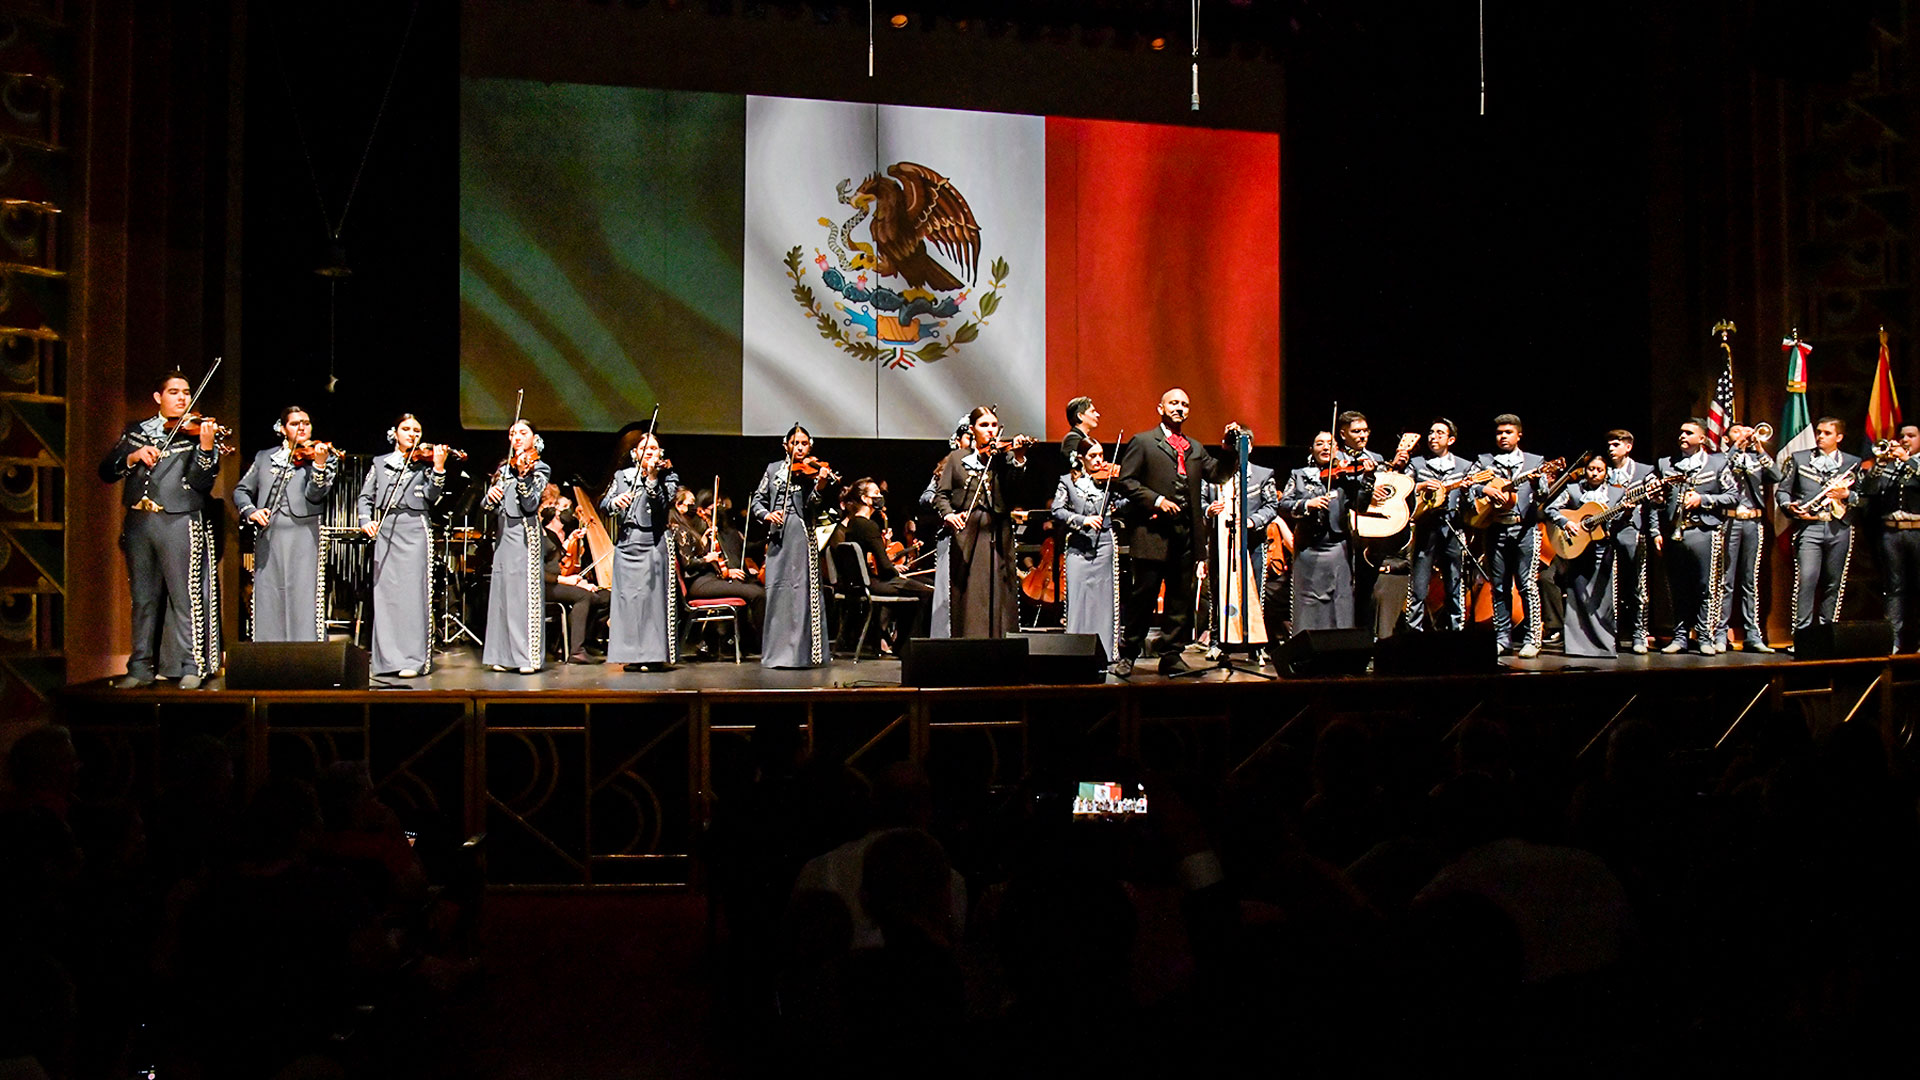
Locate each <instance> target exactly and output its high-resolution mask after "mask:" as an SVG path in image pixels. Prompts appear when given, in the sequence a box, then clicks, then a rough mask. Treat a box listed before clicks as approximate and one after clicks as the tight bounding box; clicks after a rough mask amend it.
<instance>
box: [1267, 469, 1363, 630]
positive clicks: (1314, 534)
mask: <svg viewBox="0 0 1920 1080" xmlns="http://www.w3.org/2000/svg"><path fill="white" fill-rule="evenodd" d="M1333 470H1334V442H1333V433H1332V432H1331V431H1322V432H1320V433H1319V434H1318V435H1315V436H1314V437H1313V461H1312V463H1311V464H1307V465H1302V466H1301V467H1300V468H1297V469H1295V470H1293V473H1292V475H1290V476H1288V477H1287V487H1286V490H1284V491H1282V492H1281V493H1280V512H1281V513H1283V514H1285V515H1287V516H1288V517H1290V518H1293V519H1294V526H1293V536H1294V545H1293V552H1294V553H1293V632H1294V633H1296V634H1298V633H1300V632H1301V631H1302V630H1331V629H1349V628H1351V627H1352V626H1353V624H1354V612H1353V563H1352V560H1351V559H1350V558H1349V557H1348V554H1347V523H1346V522H1347V504H1346V493H1345V492H1344V491H1343V490H1342V488H1341V486H1340V485H1339V484H1337V483H1335V482H1334V481H1333V478H1332V472H1333Z"/></svg>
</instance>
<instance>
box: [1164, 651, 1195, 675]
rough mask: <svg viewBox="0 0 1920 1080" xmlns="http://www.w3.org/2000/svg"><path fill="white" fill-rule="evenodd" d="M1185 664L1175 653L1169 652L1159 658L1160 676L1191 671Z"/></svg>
mask: <svg viewBox="0 0 1920 1080" xmlns="http://www.w3.org/2000/svg"><path fill="white" fill-rule="evenodd" d="M1191 670H1193V669H1192V668H1190V667H1188V666H1187V662H1186V661H1185V660H1183V659H1181V657H1180V654H1179V653H1177V652H1170V653H1167V654H1166V655H1164V656H1162V657H1161V658H1160V674H1162V675H1173V674H1176V673H1178V672H1182V671H1191Z"/></svg>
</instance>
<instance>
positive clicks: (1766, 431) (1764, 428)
mask: <svg viewBox="0 0 1920 1080" xmlns="http://www.w3.org/2000/svg"><path fill="white" fill-rule="evenodd" d="M1772 438H1773V425H1772V424H1769V423H1767V422H1766V421H1765V420H1762V421H1760V422H1759V423H1757V424H1755V425H1753V442H1754V445H1756V446H1758V445H1762V444H1764V443H1766V442H1767V441H1768V440H1770V439H1772Z"/></svg>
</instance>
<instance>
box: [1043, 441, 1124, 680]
mask: <svg viewBox="0 0 1920 1080" xmlns="http://www.w3.org/2000/svg"><path fill="white" fill-rule="evenodd" d="M1079 445H1080V449H1079V452H1078V453H1076V454H1075V455H1074V456H1073V458H1072V465H1073V469H1072V471H1070V472H1068V473H1067V475H1065V476H1063V477H1061V478H1060V483H1059V485H1058V486H1057V487H1055V488H1054V492H1053V520H1054V521H1055V522H1056V523H1057V524H1058V525H1059V526H1060V527H1061V528H1063V529H1065V530H1066V536H1067V553H1066V556H1065V563H1066V565H1065V573H1066V581H1067V597H1066V601H1067V633H1069V634H1098V635H1100V642H1101V644H1103V645H1105V646H1106V647H1107V655H1108V656H1110V657H1117V656H1119V655H1120V653H1119V646H1120V560H1119V557H1118V556H1117V555H1116V554H1115V552H1114V543H1113V522H1112V521H1111V520H1110V515H1109V513H1108V509H1109V507H1108V495H1109V491H1110V489H1109V488H1108V487H1107V486H1106V483H1105V481H1106V478H1107V477H1109V476H1111V475H1113V473H1115V472H1117V471H1118V470H1117V469H1109V468H1108V465H1107V454H1106V450H1105V449H1104V448H1103V447H1102V446H1101V445H1100V444H1099V443H1098V442H1095V441H1093V440H1092V439H1086V440H1083V441H1082V442H1081V443H1080V444H1079Z"/></svg>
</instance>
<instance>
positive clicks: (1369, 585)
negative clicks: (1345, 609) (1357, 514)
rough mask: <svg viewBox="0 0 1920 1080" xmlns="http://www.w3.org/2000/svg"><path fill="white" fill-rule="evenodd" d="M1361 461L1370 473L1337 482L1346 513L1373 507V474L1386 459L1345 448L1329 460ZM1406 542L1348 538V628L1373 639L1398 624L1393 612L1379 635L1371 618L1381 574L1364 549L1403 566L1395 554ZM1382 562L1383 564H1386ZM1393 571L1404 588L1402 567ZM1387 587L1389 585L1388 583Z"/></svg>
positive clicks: (1401, 538) (1376, 605) (1341, 462)
mask: <svg viewBox="0 0 1920 1080" xmlns="http://www.w3.org/2000/svg"><path fill="white" fill-rule="evenodd" d="M1362 457H1365V458H1366V459H1367V460H1369V461H1371V462H1373V466H1374V467H1373V469H1372V470H1369V471H1362V472H1356V473H1348V474H1347V475H1346V476H1344V477H1342V478H1341V480H1340V487H1341V489H1342V490H1343V491H1345V492H1346V495H1347V498H1346V504H1347V509H1349V510H1357V509H1362V508H1365V507H1367V506H1371V505H1372V504H1373V489H1374V484H1373V478H1374V473H1376V472H1378V471H1379V470H1381V469H1385V468H1386V467H1387V458H1386V455H1384V454H1382V453H1380V452H1379V451H1377V450H1359V451H1354V450H1349V449H1346V448H1345V447H1342V448H1341V449H1339V450H1337V451H1335V452H1334V456H1333V460H1334V463H1335V464H1338V465H1351V464H1353V463H1354V462H1356V461H1359V460H1360V459H1361V458H1362ZM1406 539H1407V538H1406V537H1405V536H1404V535H1402V536H1399V537H1380V538H1379V539H1376V540H1364V539H1362V538H1360V537H1358V536H1353V537H1350V538H1349V542H1348V545H1347V548H1348V550H1347V556H1348V559H1349V561H1350V563H1351V565H1352V571H1351V573H1352V575H1353V623H1352V625H1354V626H1359V627H1366V628H1368V629H1371V630H1373V631H1374V636H1375V637H1385V636H1387V634H1390V633H1392V632H1393V624H1394V623H1395V622H1398V621H1399V619H1400V615H1401V612H1400V611H1394V612H1393V614H1392V618H1391V619H1390V620H1388V621H1387V627H1386V629H1385V631H1384V632H1382V630H1381V628H1380V626H1379V625H1378V624H1379V622H1380V620H1379V619H1377V618H1376V617H1375V615H1374V613H1375V612H1376V611H1377V610H1379V607H1380V605H1379V598H1378V597H1376V596H1375V595H1374V593H1375V591H1376V590H1377V588H1378V587H1379V582H1380V578H1381V576H1382V573H1383V570H1382V567H1381V566H1380V565H1377V564H1375V563H1374V562H1373V561H1371V560H1369V558H1368V554H1369V550H1368V549H1369V546H1370V545H1371V548H1372V550H1373V552H1374V553H1381V552H1386V553H1392V554H1393V555H1394V557H1395V560H1396V561H1398V562H1402V563H1404V560H1399V559H1398V553H1399V552H1401V551H1404V550H1406V546H1407V545H1406ZM1376 557H1377V555H1376ZM1382 561H1383V562H1385V561H1386V560H1382ZM1389 565H1391V564H1389ZM1394 569H1396V570H1398V571H1399V572H1400V574H1401V575H1402V576H1401V577H1400V581H1401V582H1402V583H1403V584H1404V582H1405V581H1406V578H1405V577H1404V574H1405V569H1404V566H1395V567H1394ZM1389 585H1391V582H1390V583H1389Z"/></svg>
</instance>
